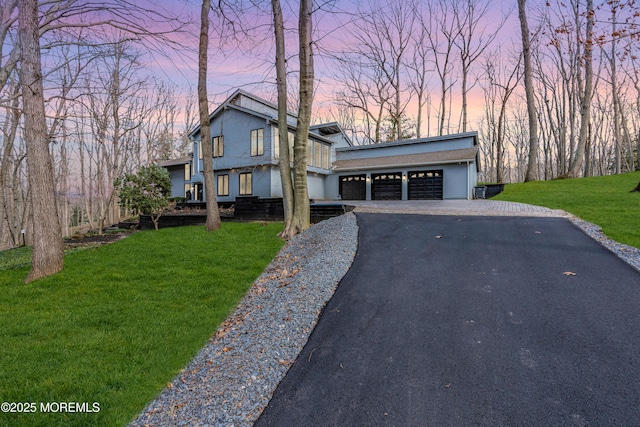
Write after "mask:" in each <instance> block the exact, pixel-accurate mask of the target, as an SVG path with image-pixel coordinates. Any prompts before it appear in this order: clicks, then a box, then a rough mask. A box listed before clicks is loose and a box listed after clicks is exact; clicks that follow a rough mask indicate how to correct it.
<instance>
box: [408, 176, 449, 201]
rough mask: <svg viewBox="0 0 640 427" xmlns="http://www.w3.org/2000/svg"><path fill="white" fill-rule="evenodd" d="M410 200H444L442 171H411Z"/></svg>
mask: <svg viewBox="0 0 640 427" xmlns="http://www.w3.org/2000/svg"><path fill="white" fill-rule="evenodd" d="M409 200H442V171H441V170H439V171H417V172H409Z"/></svg>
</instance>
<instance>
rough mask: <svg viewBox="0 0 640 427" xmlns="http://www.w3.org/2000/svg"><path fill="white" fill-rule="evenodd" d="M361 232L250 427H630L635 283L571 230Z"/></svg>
mask: <svg viewBox="0 0 640 427" xmlns="http://www.w3.org/2000/svg"><path fill="white" fill-rule="evenodd" d="M357 218H358V224H359V227H360V232H359V233H360V234H359V247H358V252H357V254H356V258H355V260H354V263H353V264H352V266H351V269H350V270H349V272H348V273H347V274H346V275H345V276H344V278H343V279H342V282H341V283H340V285H339V287H338V289H337V291H336V293H335V294H334V296H333V298H332V299H331V300H330V301H329V303H328V304H327V306H326V307H325V310H324V312H323V314H322V315H321V317H320V320H319V322H318V324H317V326H316V328H315V329H314V331H313V333H312V334H311V336H310V338H309V341H308V342H307V345H306V346H305V348H304V349H303V351H302V353H301V354H300V355H299V357H298V358H297V361H296V363H295V364H294V365H293V366H292V367H291V369H290V370H289V372H288V373H287V375H286V377H285V378H284V380H283V381H282V382H281V383H280V385H279V386H278V388H277V389H276V391H275V393H274V396H273V399H272V400H271V402H270V403H269V406H268V407H267V408H266V409H265V411H264V412H263V414H262V416H261V417H260V419H259V420H258V421H257V423H256V425H257V426H267V425H278V426H289V425H402V426H405V425H415V426H461V425H482V426H485V425H486V426H496V425H508V426H515V425H518V426H520V425H607V426H614V425H620V426H622V425H625V426H626V425H640V412H639V411H638V408H639V407H640V369H639V368H640V332H639V331H640V309H639V307H640V273H639V272H638V271H636V270H634V269H633V268H631V267H630V266H629V265H627V264H626V263H624V262H623V261H621V260H620V259H619V258H617V257H616V256H615V255H614V254H613V253H611V252H610V251H608V250H607V249H605V248H604V247H602V246H600V245H599V244H598V243H597V242H595V241H594V240H592V239H591V238H589V237H588V236H586V235H585V234H584V233H582V232H581V231H580V230H579V229H577V228H576V227H575V226H574V225H573V224H572V223H571V222H570V221H569V220H567V219H565V218H549V217H495V216H492V217H482V216H455V215H454V216H439V215H430V216H425V215H406V214H405V215H395V214H376V213H358V214H357Z"/></svg>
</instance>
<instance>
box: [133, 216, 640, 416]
mask: <svg viewBox="0 0 640 427" xmlns="http://www.w3.org/2000/svg"><path fill="white" fill-rule="evenodd" d="M565 217H566V218H568V219H569V220H570V221H571V222H572V223H573V224H574V225H575V226H577V227H578V228H579V229H581V230H582V231H583V232H584V233H585V234H587V235H588V236H590V237H591V238H593V239H594V240H596V241H597V242H599V243H600V244H602V245H603V246H605V247H606V248H607V249H609V250H610V251H612V252H613V253H614V254H616V255H617V256H618V257H620V258H621V259H622V260H624V261H625V262H626V263H628V264H629V265H631V266H632V267H633V268H635V269H636V270H638V271H640V249H637V248H634V247H632V246H628V245H624V244H621V243H618V242H616V241H614V240H612V239H610V238H608V237H606V236H605V235H604V234H603V233H602V229H601V228H600V227H599V226H598V225H595V224H592V223H590V222H587V221H584V220H582V219H580V218H578V217H576V216H573V215H570V214H566V215H565ZM357 244H358V226H357V222H356V216H355V215H354V214H353V213H349V214H345V215H342V216H339V217H336V218H332V219H329V220H326V221H323V222H321V223H319V224H316V225H314V226H312V227H310V228H309V229H307V230H305V231H304V232H303V233H301V234H300V235H298V236H296V237H294V238H293V239H291V240H290V241H289V242H288V243H287V244H286V245H285V246H284V247H283V248H282V250H281V251H280V252H279V254H278V255H277V256H276V257H275V258H274V260H273V261H272V262H271V264H269V266H268V267H267V268H266V269H265V271H264V272H263V273H262V275H261V276H260V277H259V278H258V279H257V280H256V281H255V283H254V284H253V286H252V288H251V289H250V290H249V291H248V292H247V294H246V295H245V297H244V298H243V299H242V301H241V302H240V303H239V304H238V306H237V308H236V309H235V311H234V312H233V313H232V315H231V316H229V318H228V319H227V320H226V321H225V322H224V323H223V324H222V325H221V326H220V327H219V328H218V330H217V331H216V332H215V334H214V336H213V337H212V338H211V340H210V341H209V343H208V344H207V345H206V346H205V348H203V349H202V350H201V351H200V353H199V354H198V355H197V356H196V357H195V358H194V359H193V360H192V361H191V362H190V363H189V365H188V366H187V367H186V368H185V369H184V370H183V371H182V372H181V373H180V374H179V375H178V376H177V377H176V378H175V379H174V380H173V381H172V382H171V383H170V384H169V386H168V387H167V388H165V390H164V391H163V392H162V393H161V394H160V395H159V396H158V397H157V398H156V399H155V400H154V401H153V402H151V403H150V404H149V405H148V406H147V407H146V408H145V409H144V410H143V412H142V413H141V414H140V415H139V416H138V417H137V418H136V420H135V421H133V422H132V423H131V424H130V427H141V426H192V425H198V426H204V427H207V426H252V425H253V423H254V422H255V420H257V418H258V417H259V416H260V414H261V412H262V410H263V409H264V407H266V406H267V404H268V403H269V400H270V399H271V396H272V394H273V392H274V391H275V389H276V387H277V386H278V384H279V383H280V381H281V380H282V378H284V376H285V374H286V373H287V371H288V370H289V367H290V366H291V365H292V364H293V363H294V362H295V360H296V358H297V357H298V354H299V353H300V351H301V350H302V348H303V347H304V345H305V344H306V342H307V340H308V337H309V335H310V333H311V331H312V330H313V328H314V327H315V325H316V323H317V321H318V318H319V316H320V314H321V312H322V309H323V308H324V306H325V305H326V303H327V302H328V301H329V299H330V298H331V297H332V295H333V293H334V291H335V290H336V288H337V286H338V283H339V282H340V280H341V279H342V277H343V276H344V275H345V274H346V272H347V271H348V270H349V267H350V266H351V263H352V262H353V259H354V257H355V254H356V250H357Z"/></svg>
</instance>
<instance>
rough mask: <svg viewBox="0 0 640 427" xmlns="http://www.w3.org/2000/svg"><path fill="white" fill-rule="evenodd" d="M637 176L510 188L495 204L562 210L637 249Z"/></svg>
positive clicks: (639, 241)
mask: <svg viewBox="0 0 640 427" xmlns="http://www.w3.org/2000/svg"><path fill="white" fill-rule="evenodd" d="M639 181H640V172H633V173H628V174H623V175H612V176H601V177H593V178H578V179H563V180H555V181H537V182H528V183H524V184H509V185H506V186H505V189H504V192H503V193H501V194H499V195H498V196H496V197H495V198H494V199H496V200H509V201H513V202H522V203H529V204H533V205H539V206H546V207H548V208H552V209H562V210H565V211H567V212H570V213H572V214H574V215H576V216H578V217H580V218H582V219H584V220H585V221H589V222H592V223H594V224H598V225H599V226H600V227H602V231H603V232H604V233H605V234H606V235H607V236H609V237H610V238H612V239H614V240H616V241H618V242H621V243H625V244H627V245H631V246H635V247H637V248H640V193H631V192H630V191H631V190H632V189H633V188H634V187H635V186H636V185H638V182H639Z"/></svg>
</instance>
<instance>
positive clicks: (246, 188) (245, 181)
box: [240, 172, 253, 196]
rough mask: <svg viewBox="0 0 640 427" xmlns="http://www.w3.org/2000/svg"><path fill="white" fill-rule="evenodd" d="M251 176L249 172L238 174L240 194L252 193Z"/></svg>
mask: <svg viewBox="0 0 640 427" xmlns="http://www.w3.org/2000/svg"><path fill="white" fill-rule="evenodd" d="M252 181H253V178H252V175H251V172H245V173H241V174H240V195H241V196H248V195H251V194H253V188H252V187H253V183H252Z"/></svg>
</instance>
